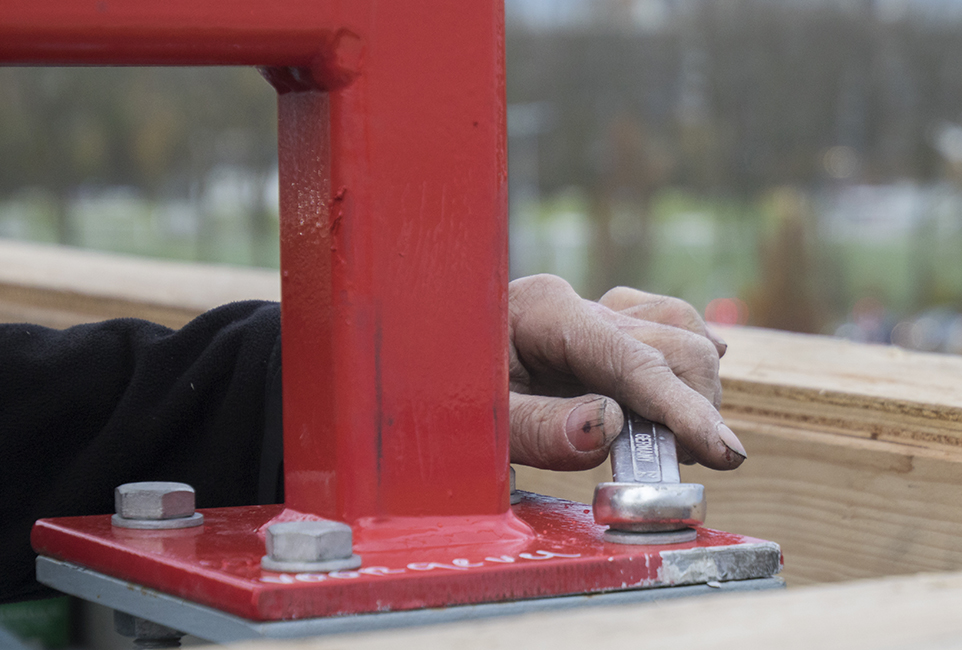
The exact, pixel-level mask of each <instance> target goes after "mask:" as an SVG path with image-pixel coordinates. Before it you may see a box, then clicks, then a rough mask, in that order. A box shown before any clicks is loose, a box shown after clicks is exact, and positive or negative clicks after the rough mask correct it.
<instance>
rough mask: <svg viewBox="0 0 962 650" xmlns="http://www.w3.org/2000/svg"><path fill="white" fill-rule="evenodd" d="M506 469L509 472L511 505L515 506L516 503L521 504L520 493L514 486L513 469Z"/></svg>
mask: <svg viewBox="0 0 962 650" xmlns="http://www.w3.org/2000/svg"><path fill="white" fill-rule="evenodd" d="M508 469H510V470H511V505H515V504H516V503H521V493H520V492H518V486H517V485H516V484H515V483H516V479H515V477H514V468H513V467H508Z"/></svg>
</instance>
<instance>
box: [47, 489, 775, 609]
mask: <svg viewBox="0 0 962 650" xmlns="http://www.w3.org/2000/svg"><path fill="white" fill-rule="evenodd" d="M512 510H513V514H512V513H507V514H506V515H505V517H506V518H508V520H509V523H512V522H513V523H512V527H511V529H512V530H514V531H517V530H520V529H524V530H525V531H528V532H527V533H526V534H524V535H517V534H512V535H504V536H503V537H501V538H499V535H503V533H504V530H505V529H503V528H502V529H498V528H490V527H488V528H483V527H481V528H478V529H472V528H471V522H470V521H461V522H460V525H461V526H462V527H466V529H467V530H469V531H471V534H470V535H468V536H467V537H466V536H465V535H464V534H463V532H462V533H457V531H452V530H448V529H447V528H448V527H450V522H449V521H447V520H443V519H441V518H438V519H434V520H432V519H431V518H423V519H421V520H420V521H419V526H420V530H419V531H418V534H417V535H413V534H407V535H399V534H395V535H394V536H393V537H390V538H388V539H386V540H383V539H382V540H379V541H378V543H368V544H367V546H365V545H364V544H363V543H362V544H359V547H358V548H356V549H355V550H356V551H357V552H358V553H359V554H360V555H361V557H362V560H363V564H362V566H361V568H359V569H357V570H353V571H335V572H331V573H298V574H290V573H287V574H284V573H276V572H272V571H265V570H263V569H262V568H261V557H262V556H263V554H264V536H263V529H264V527H265V526H266V525H267V524H268V523H269V522H271V521H272V520H275V519H276V518H277V517H278V516H279V515H282V513H283V506H248V507H237V508H218V509H208V510H204V511H203V513H204V524H203V526H200V527H197V528H188V529H181V530H173V531H139V530H129V529H123V528H116V527H112V526H111V525H110V516H109V515H102V516H92V517H65V518H59V519H49V520H40V521H39V522H37V524H36V526H35V527H34V531H33V544H34V548H35V549H36V550H37V552H38V553H39V554H40V555H42V556H46V557H48V558H52V559H56V560H62V561H67V562H70V563H72V564H74V565H78V566H81V567H85V568H88V569H91V570H93V571H96V572H99V573H101V574H104V575H106V576H111V577H113V578H116V579H119V580H122V581H126V582H129V583H133V584H135V585H138V586H141V587H146V588H149V589H154V590H157V591H159V592H163V593H166V594H170V595H172V596H175V597H178V598H183V599H185V600H188V601H191V602H192V603H196V604H199V605H203V606H206V607H211V608H214V609H216V610H220V611H223V612H227V613H229V614H232V615H235V616H238V617H241V618H244V619H249V620H251V621H279V620H293V619H306V618H316V617H332V616H345V615H353V614H366V613H373V612H388V611H404V610H417V609H425V608H434V607H450V606H456V605H471V604H479V603H492V602H502V601H509V600H523V599H535V598H546V597H553V596H566V595H574V594H597V593H603V592H611V591H618V590H633V589H648V588H656V587H674V586H681V585H696V584H705V583H708V582H713V581H718V582H726V581H732V580H750V579H757V578H771V577H772V576H773V575H775V574H776V573H777V572H778V571H779V570H780V568H781V553H780V550H779V547H778V545H777V544H775V543H773V542H766V541H762V540H758V539H753V538H750V537H744V536H741V535H733V534H730V533H724V532H719V531H715V530H711V529H707V528H699V529H698V536H697V538H696V539H695V540H694V541H692V542H687V543H682V544H673V545H664V546H633V545H623V544H613V543H609V542H605V540H604V538H603V534H604V531H605V528H604V527H603V526H599V525H598V524H596V523H595V522H594V520H593V518H592V516H591V509H590V507H589V506H586V505H584V504H581V503H575V502H571V501H565V500H561V499H554V498H550V497H544V496H540V495H535V494H531V493H522V499H521V502H520V503H519V504H517V505H515V506H513V507H512ZM459 519H463V518H459ZM514 524H517V525H514ZM356 528H357V527H356ZM358 532H360V537H361V539H362V541H363V539H365V535H364V533H365V531H363V530H362V531H358V530H357V529H356V530H355V533H356V535H357V534H358ZM368 539H370V536H368ZM452 543H453V544H454V545H452Z"/></svg>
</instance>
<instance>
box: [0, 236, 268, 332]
mask: <svg viewBox="0 0 962 650" xmlns="http://www.w3.org/2000/svg"><path fill="white" fill-rule="evenodd" d="M251 299H257V300H279V299H280V275H279V273H278V272H277V271H276V270H270V269H253V268H245V267H235V266H225V265H213V264H197V263H191V262H180V261H171V260H157V259H148V258H142V257H135V256H128V255H118V254H115V253H103V252H97V251H88V250H80V249H74V248H68V247H64V246H51V245H43V244H33V243H25V242H17V241H9V240H2V239H0V320H2V321H4V322H33V323H38V324H42V325H48V326H51V327H67V326H69V325H73V324H77V323H80V322H89V321H96V320H105V319H108V318H119V317H136V318H143V319H146V320H151V321H154V322H158V323H161V324H164V325H168V326H171V327H179V326H181V325H183V324H184V323H186V322H187V321H189V320H190V319H191V318H193V317H194V316H196V315H198V314H200V313H202V312H204V311H207V310H208V309H212V308H214V307H216V306H218V305H222V304H226V303H229V302H235V301H239V300H251Z"/></svg>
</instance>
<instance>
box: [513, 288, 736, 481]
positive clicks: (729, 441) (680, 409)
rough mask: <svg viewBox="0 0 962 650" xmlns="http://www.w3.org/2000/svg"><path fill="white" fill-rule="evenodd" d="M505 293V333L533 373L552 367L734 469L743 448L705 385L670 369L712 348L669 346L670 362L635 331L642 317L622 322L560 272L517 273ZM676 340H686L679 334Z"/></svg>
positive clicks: (692, 450) (706, 460) (713, 462)
mask: <svg viewBox="0 0 962 650" xmlns="http://www.w3.org/2000/svg"><path fill="white" fill-rule="evenodd" d="M509 292H510V298H511V299H510V301H509V302H510V319H511V322H510V327H511V336H512V340H513V342H514V345H515V347H516V349H517V354H518V358H519V360H520V362H521V363H523V364H524V365H525V367H526V368H528V370H529V371H530V372H531V374H532V375H534V376H547V375H549V374H550V373H551V372H555V373H556V374H557V375H558V376H560V377H566V376H567V377H574V378H577V380H578V381H579V382H580V383H581V384H582V385H584V386H585V387H587V389H588V390H589V391H591V392H593V393H598V394H601V395H606V396H609V397H612V398H614V399H615V400H617V401H618V402H620V403H622V404H624V405H626V406H627V407H629V408H631V409H633V410H635V411H637V412H638V413H639V414H640V415H642V416H644V417H646V418H648V419H651V420H654V421H657V422H662V423H664V424H665V425H666V426H668V427H669V428H670V429H672V430H673V431H674V432H675V434H676V436H677V439H678V441H679V443H680V445H681V446H682V447H683V448H684V449H685V450H687V451H688V453H689V454H690V455H691V456H692V457H693V458H695V459H696V460H697V461H698V462H700V463H702V464H703V465H706V466H708V467H712V468H715V469H734V468H735V467H737V466H738V465H740V464H741V462H742V461H743V460H744V459H745V457H746V454H745V450H744V447H742V445H741V443H740V442H739V441H738V438H737V437H735V435H734V433H732V431H731V430H730V429H729V428H728V427H727V426H725V424H724V422H723V421H722V418H721V415H720V414H719V413H718V411H717V410H716V408H715V407H714V406H713V404H712V401H713V400H712V399H711V392H710V391H709V397H706V396H704V395H702V394H701V393H700V392H699V391H698V390H696V389H695V388H692V387H691V386H689V385H687V384H686V383H685V382H684V381H682V380H681V379H679V377H678V376H677V375H676V373H675V372H674V371H673V369H672V365H671V364H675V366H676V367H677V366H678V365H679V363H680V362H679V359H680V358H683V357H685V356H686V355H687V356H688V357H691V360H690V361H689V362H690V363H693V364H696V365H697V364H706V363H707V362H706V361H705V359H704V358H705V357H707V358H710V359H713V362H711V363H714V364H717V353H715V352H714V351H711V352H709V351H708V349H707V347H706V346H703V347H702V348H701V350H700V351H699V349H698V348H697V347H694V348H692V349H689V350H687V351H686V352H684V354H682V353H681V352H678V353H676V352H675V351H673V349H672V347H671V346H670V345H669V346H666V350H667V351H668V354H669V355H670V356H671V357H672V360H671V361H669V359H668V358H667V356H666V354H665V353H663V352H662V351H661V350H660V349H658V348H656V347H654V346H652V345H648V344H646V343H643V342H641V341H639V340H638V339H637V338H636V335H638V331H636V330H639V328H641V327H642V325H641V324H631V325H628V324H626V323H625V322H624V321H623V320H619V317H617V316H615V317H612V316H611V315H610V314H607V313H606V312H605V311H604V310H603V308H598V307H591V306H590V303H588V302H587V301H582V300H581V298H580V297H578V295H577V294H576V293H575V292H574V291H573V290H572V289H571V287H570V286H569V285H567V283H565V282H564V281H563V280H561V279H560V278H554V277H552V276H534V277H532V278H524V279H522V280H517V281H515V282H512V283H511V286H510V287H509ZM675 342H676V343H678V345H679V346H680V348H685V347H686V344H685V342H684V337H682V338H679V339H677V340H676V341H675ZM663 343H664V341H662V344H663ZM689 343H690V341H689ZM708 367H710V368H711V370H709V371H708V373H707V374H709V375H715V374H717V365H710V366H708ZM514 403H515V402H512V407H514ZM513 423H514V418H513V417H512V424H513ZM512 430H513V427H512ZM539 440H541V439H540V438H539ZM521 444H522V445H523V446H524V445H527V444H528V443H525V442H522V443H521ZM520 462H524V461H520Z"/></svg>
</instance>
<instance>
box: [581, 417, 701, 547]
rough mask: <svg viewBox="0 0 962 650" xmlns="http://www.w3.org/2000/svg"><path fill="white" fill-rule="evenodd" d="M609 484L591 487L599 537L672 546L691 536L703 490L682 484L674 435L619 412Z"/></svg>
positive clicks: (699, 510)
mask: <svg viewBox="0 0 962 650" xmlns="http://www.w3.org/2000/svg"><path fill="white" fill-rule="evenodd" d="M611 469H612V474H613V477H614V480H613V482H611V483H599V484H598V486H597V487H596V488H595V496H594V501H593V504H592V507H593V509H594V515H595V521H596V522H598V523H599V524H603V525H607V526H608V530H607V531H606V532H605V540H607V541H609V542H617V543H619V544H677V543H681V542H688V541H691V540H693V539H695V537H696V536H697V533H696V531H695V530H694V528H693V527H694V526H700V525H701V524H702V523H704V521H705V510H706V503H705V488H704V486H701V485H698V484H696V483H682V482H681V477H680V476H679V474H678V453H677V449H676V446H675V434H674V433H672V432H671V431H670V430H669V429H668V427H666V426H664V425H663V424H658V423H655V422H651V421H650V420H646V419H645V418H643V417H641V416H640V415H638V414H636V413H633V412H631V411H628V410H625V426H624V428H623V429H622V430H621V433H620V434H618V437H617V438H615V441H614V443H613V444H612V445H611Z"/></svg>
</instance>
